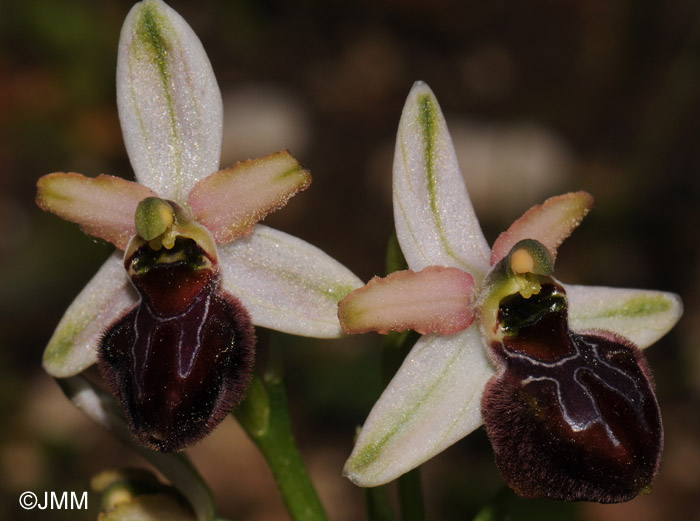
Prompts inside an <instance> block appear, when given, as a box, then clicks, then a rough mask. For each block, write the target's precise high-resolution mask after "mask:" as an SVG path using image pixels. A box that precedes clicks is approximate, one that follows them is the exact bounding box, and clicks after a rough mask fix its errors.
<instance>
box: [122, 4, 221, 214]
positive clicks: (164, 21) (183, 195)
mask: <svg viewBox="0 0 700 521" xmlns="http://www.w3.org/2000/svg"><path fill="white" fill-rule="evenodd" d="M117 105H118V107H119V119H120V121H121V126H122V132H123V134H124V143H125V144H126V149H127V152H128V153H129V159H130V160H131V165H132V167H133V169H134V173H135V174H136V179H137V180H138V181H139V182H140V183H142V184H144V185H146V186H148V187H149V188H151V189H152V190H154V191H156V192H157V193H158V195H159V196H160V197H162V198H164V199H172V200H174V201H177V202H179V203H186V201H187V194H188V193H189V191H190V189H191V188H192V187H193V186H194V185H195V183H196V182H197V181H199V180H200V179H202V178H204V177H205V176H207V175H209V174H211V173H212V172H215V171H217V170H218V169H219V158H220V155H221V138H222V124H223V106H222V102H221V92H220V91H219V87H218V85H217V83H216V78H215V77H214V71H213V70H212V68H211V64H210V63H209V58H207V54H206V52H204V48H203V47H202V44H201V42H200V41H199V38H197V35H196V34H195V33H194V31H193V30H192V29H191V28H190V26H189V25H187V22H185V21H184V20H183V18H182V17H181V16H180V15H179V14H177V13H176V12H175V11H174V10H172V9H171V8H170V7H168V6H167V5H165V3H163V2H162V1H160V0H146V1H144V2H140V3H138V4H136V5H135V6H134V7H133V8H132V9H131V11H130V12H129V14H128V15H127V18H126V20H125V21H124V26H123V27H122V33H121V38H120V41H119V54H118V58H117Z"/></svg>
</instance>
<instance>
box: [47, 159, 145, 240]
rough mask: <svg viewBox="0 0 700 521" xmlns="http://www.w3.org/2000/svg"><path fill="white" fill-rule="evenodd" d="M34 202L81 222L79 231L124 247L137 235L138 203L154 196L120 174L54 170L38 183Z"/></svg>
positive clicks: (61, 215) (68, 218) (62, 216)
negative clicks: (95, 175) (93, 175)
mask: <svg viewBox="0 0 700 521" xmlns="http://www.w3.org/2000/svg"><path fill="white" fill-rule="evenodd" d="M37 189H38V192H37V196H36V202H37V204H38V205H39V206H40V207H41V208H42V209H43V210H46V211H48V212H52V213H55V214H56V215H58V216H59V217H61V218H63V219H65V220H67V221H70V222H74V223H77V224H79V225H80V227H81V228H82V230H83V231H84V232H85V233H87V234H89V235H92V236H93V237H99V238H100V239H104V240H106V241H109V242H111V243H112V244H114V245H115V246H116V247H117V248H119V249H121V250H123V249H125V248H126V246H127V244H128V243H129V239H130V238H131V237H133V236H134V235H136V225H135V224H134V214H135V213H136V207H137V206H138V204H139V202H140V201H141V200H143V199H145V198H146V197H151V196H155V195H156V194H155V193H153V192H152V191H151V190H150V189H149V188H147V187H145V186H143V185H140V184H138V183H134V182H132V181H127V180H125V179H122V178H120V177H114V176H110V175H99V176H97V177H94V178H93V177H85V176H83V175H80V174H74V173H61V172H59V173H54V174H48V175H45V176H43V177H42V178H41V179H39V181H38V182H37Z"/></svg>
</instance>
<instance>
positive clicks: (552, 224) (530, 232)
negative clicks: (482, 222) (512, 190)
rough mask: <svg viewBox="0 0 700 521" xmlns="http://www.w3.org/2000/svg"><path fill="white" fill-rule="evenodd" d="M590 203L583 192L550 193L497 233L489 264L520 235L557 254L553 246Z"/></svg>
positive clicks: (587, 195)
mask: <svg viewBox="0 0 700 521" xmlns="http://www.w3.org/2000/svg"><path fill="white" fill-rule="evenodd" d="M592 207H593V197H592V196H591V195H590V194H589V193H587V192H582V191H581V192H571V193H568V194H563V195H557V196H554V197H550V198H549V199H547V200H546V201H545V202H544V203H542V204H538V205H535V206H533V207H532V208H530V209H529V210H528V211H527V212H525V213H524V214H523V215H522V216H521V217H520V218H519V219H517V220H516V221H515V222H514V223H513V224H511V225H510V227H509V228H508V229H507V230H506V231H505V232H503V233H501V235H499V236H498V238H497V239H496V242H494V243H493V249H492V250H491V266H493V265H494V264H496V263H497V262H498V261H499V260H501V259H502V258H503V257H505V256H506V255H508V252H510V250H511V248H512V247H513V246H514V245H515V244H516V243H517V242H518V241H521V240H523V239H534V240H536V241H539V242H541V243H542V244H544V246H545V247H546V248H547V249H548V250H549V253H551V255H552V259H556V258H557V248H558V247H559V245H560V244H561V243H562V242H563V241H564V239H566V238H567V237H568V236H569V235H571V232H573V231H574V229H575V228H576V227H577V226H578V225H579V224H581V221H582V220H583V218H584V217H585V216H586V214H587V213H588V212H589V210H590V209H591V208H592Z"/></svg>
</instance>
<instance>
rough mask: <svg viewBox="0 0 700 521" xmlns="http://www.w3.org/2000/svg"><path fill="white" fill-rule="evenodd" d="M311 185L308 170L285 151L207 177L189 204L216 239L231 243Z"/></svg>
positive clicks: (190, 195)
mask: <svg viewBox="0 0 700 521" xmlns="http://www.w3.org/2000/svg"><path fill="white" fill-rule="evenodd" d="M310 184H311V175H310V174H309V173H308V171H306V170H304V168H303V167H302V166H301V165H300V164H299V163H298V162H297V160H296V159H294V158H293V157H292V156H291V155H290V154H289V152H287V151H286V150H281V151H279V152H275V153H274V154H269V155H267V156H264V157H261V158H258V159H253V160H250V161H244V162H241V163H238V164H237V165H235V166H233V167H232V168H227V169H225V170H219V171H218V172H215V173H214V174H211V175H210V176H208V177H205V178H204V179H202V180H201V181H199V182H198V183H197V184H196V185H195V187H194V188H193V189H192V191H191V192H190V194H189V203H190V208H192V211H193V212H194V215H195V217H196V218H197V221H198V222H199V223H200V224H203V225H204V226H206V227H207V228H208V229H209V231H210V232H211V234H212V235H213V236H214V240H216V242H217V243H218V244H227V243H229V242H231V241H232V240H234V239H236V238H238V237H241V236H243V235H246V234H248V233H250V232H251V231H252V229H253V226H255V224H256V223H257V222H258V221H260V220H261V219H262V218H263V217H265V216H266V215H267V214H269V213H270V212H273V211H275V210H278V209H279V208H281V207H282V206H284V205H285V204H287V201H288V200H289V198H290V197H292V196H293V195H295V194H296V193H298V192H299V191H301V190H305V189H306V188H308V187H309V185H310Z"/></svg>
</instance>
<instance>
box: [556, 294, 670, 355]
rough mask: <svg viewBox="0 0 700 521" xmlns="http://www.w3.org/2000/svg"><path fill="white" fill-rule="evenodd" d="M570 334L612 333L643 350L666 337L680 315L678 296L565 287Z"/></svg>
mask: <svg viewBox="0 0 700 521" xmlns="http://www.w3.org/2000/svg"><path fill="white" fill-rule="evenodd" d="M564 288H565V289H566V295H567V298H568V300H569V327H570V328H571V329H572V330H573V331H577V332H585V331H590V330H596V329H598V330H605V331H611V332H613V333H616V334H618V335H622V336H623V337H625V338H627V339H628V340H631V341H632V343H634V344H635V345H636V346H637V347H639V348H640V349H643V348H645V347H649V346H650V345H651V344H653V343H654V342H656V341H657V340H659V339H660V338H661V337H662V336H664V335H665V334H666V333H668V332H669V331H670V330H671V328H672V327H673V326H674V325H675V324H676V322H678V320H679V319H680V318H681V315H682V314H683V303H682V302H681V299H680V297H679V296H678V295H676V294H674V293H665V292H662V291H648V290H643V289H620V288H607V287H600V286H575V285H569V284H564Z"/></svg>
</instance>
